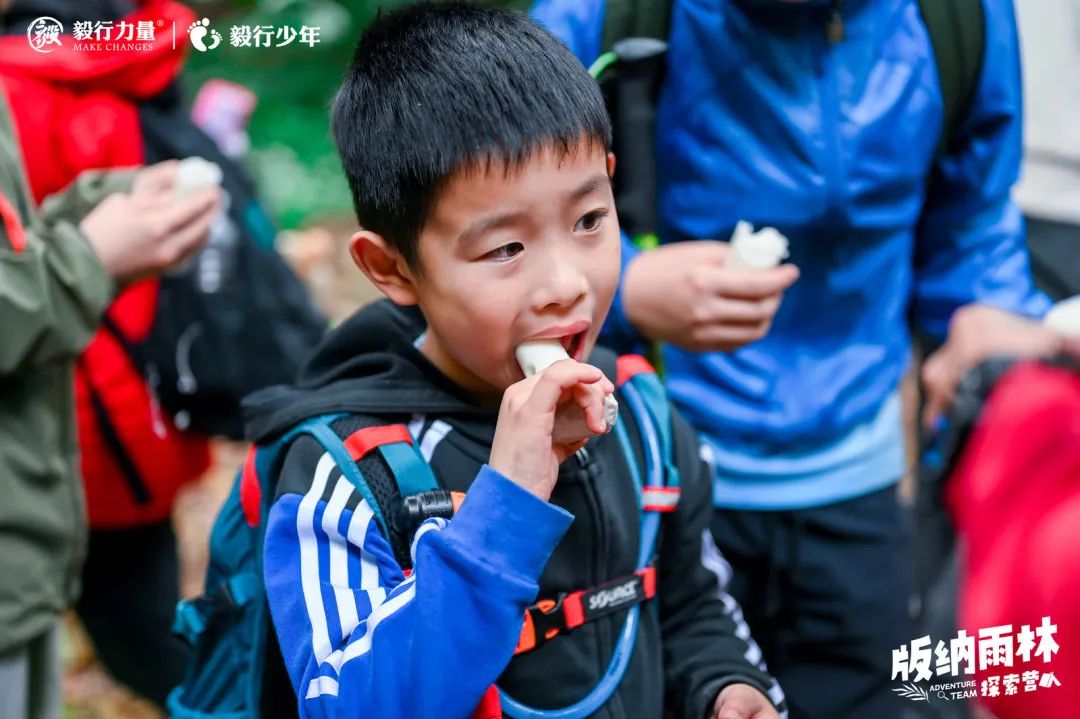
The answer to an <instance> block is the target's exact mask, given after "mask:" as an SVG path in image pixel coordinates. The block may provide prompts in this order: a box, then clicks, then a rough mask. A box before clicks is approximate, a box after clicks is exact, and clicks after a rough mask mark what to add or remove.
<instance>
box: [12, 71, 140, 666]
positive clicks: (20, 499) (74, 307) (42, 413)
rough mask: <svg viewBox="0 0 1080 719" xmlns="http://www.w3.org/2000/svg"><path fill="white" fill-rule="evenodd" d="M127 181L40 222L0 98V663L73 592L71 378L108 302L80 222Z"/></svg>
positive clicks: (87, 178) (79, 532) (78, 507)
mask: <svg viewBox="0 0 1080 719" xmlns="http://www.w3.org/2000/svg"><path fill="white" fill-rule="evenodd" d="M131 178H132V175H131V173H130V172H121V173H107V174H106V173H87V174H84V175H83V176H81V177H80V178H79V179H78V180H77V181H76V182H75V183H74V184H73V185H72V186H71V187H70V188H69V189H68V190H67V191H66V192H64V193H62V194H60V195H56V196H53V197H51V198H49V199H48V200H46V202H45V203H44V205H43V206H42V212H41V216H40V218H39V217H35V215H34V212H33V209H32V204H31V196H30V194H29V192H28V190H27V185H26V180H25V178H24V176H23V171H22V160H21V157H20V154H19V150H18V144H17V142H16V139H15V134H14V130H13V127H12V123H11V117H10V114H9V112H8V107H7V105H6V104H5V101H4V98H3V94H2V92H0V194H2V195H3V197H4V198H5V199H6V200H7V204H8V205H9V206H11V207H13V209H14V213H10V212H9V213H8V214H9V215H11V214H14V215H17V216H18V221H19V222H21V224H22V226H23V228H24V233H25V241H24V242H22V243H19V244H20V245H23V246H22V247H21V249H17V248H16V247H15V245H14V244H13V237H12V235H14V234H16V232H17V231H16V232H11V233H9V231H8V229H11V227H12V225H10V224H8V225H7V227H5V223H4V222H2V221H0V653H4V652H5V651H7V650H10V649H12V648H13V647H17V646H19V645H21V644H23V643H25V642H26V641H28V640H30V639H32V638H34V637H36V636H38V635H40V634H41V633H43V632H45V631H46V630H47V629H48V628H49V627H50V626H51V625H52V623H53V622H55V621H56V618H57V617H58V615H59V613H60V612H61V611H62V610H63V608H64V607H65V606H66V605H67V604H68V603H69V602H71V601H72V600H73V599H74V598H75V596H76V594H77V592H78V580H79V571H80V569H81V564H82V559H83V555H84V554H85V549H86V520H85V511H84V507H83V497H82V486H81V483H80V481H79V475H78V445H77V443H76V437H75V416H74V412H75V409H74V404H75V398H74V386H73V383H74V379H73V370H74V365H75V358H76V357H77V356H78V355H79V353H80V352H81V351H82V349H83V348H84V347H85V345H86V344H87V342H89V341H90V337H91V336H92V334H93V332H94V329H95V327H96V326H97V323H98V320H99V318H100V316H101V313H102V312H103V311H104V310H105V308H106V306H108V304H109V302H110V301H111V299H112V297H113V293H114V286H113V282H112V280H111V279H110V278H109V276H108V275H107V274H106V273H105V269H104V268H103V267H102V265H101V262H100V261H99V260H98V258H97V256H96V255H95V254H94V251H93V250H92V249H91V247H90V244H89V243H88V242H87V240H86V238H84V237H83V236H82V234H80V232H79V230H78V223H79V222H80V221H81V220H82V218H83V217H84V216H85V215H86V214H87V213H88V212H89V211H90V210H91V209H92V208H93V207H94V206H95V205H96V204H97V203H98V202H100V201H101V200H102V199H103V198H104V197H105V196H106V195H108V194H109V193H111V192H116V191H124V190H126V189H127V188H129V187H130V184H131ZM15 221H16V220H15V219H14V218H13V217H9V218H8V223H12V222H15Z"/></svg>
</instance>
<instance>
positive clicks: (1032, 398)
mask: <svg viewBox="0 0 1080 719" xmlns="http://www.w3.org/2000/svg"><path fill="white" fill-rule="evenodd" d="M997 312H998V311H997V310H994V309H992V308H989V307H976V308H972V309H971V310H970V311H967V312H964V313H958V316H957V317H956V318H955V320H954V322H953V327H954V329H955V330H956V331H957V332H958V333H961V334H966V335H968V336H969V338H970V339H971V341H970V342H968V343H967V345H966V348H967V349H966V350H965V351H964V352H963V353H959V352H958V351H957V348H956V347H955V346H954V347H951V348H949V349H948V351H946V352H944V353H942V354H941V355H940V356H939V358H938V360H936V361H935V362H932V363H927V365H926V367H925V368H924V375H925V378H926V379H927V383H928V385H929V386H930V387H932V388H933V390H934V392H933V395H932V398H931V399H932V401H931V403H930V406H929V408H928V415H932V414H934V413H935V412H937V411H938V409H939V408H941V407H943V406H944V405H945V404H946V403H948V402H949V401H950V400H951V399H952V398H953V395H954V393H955V391H956V385H957V383H958V382H959V379H960V376H961V375H962V374H963V372H964V370H965V369H966V368H968V367H971V366H972V365H973V363H974V362H976V361H979V360H981V359H986V358H1015V359H1017V360H1018V361H1017V362H1016V363H1015V364H1013V365H1012V366H1011V367H1009V368H1008V369H1006V370H1005V371H1004V374H1002V375H1001V376H1000V379H997V380H996V381H993V380H989V381H988V382H987V384H989V385H990V387H989V394H988V395H987V396H986V398H985V402H984V403H983V404H982V406H981V409H979V410H978V416H977V420H974V424H973V426H972V429H971V430H970V434H969V435H968V439H967V441H966V443H965V444H964V445H963V447H962V448H961V449H960V453H959V456H958V458H957V460H956V462H955V464H954V465H953V470H952V472H951V473H950V476H949V478H948V481H947V484H946V486H945V500H946V504H947V506H948V508H949V511H950V514H951V515H952V518H953V520H954V522H955V524H956V529H957V533H958V536H959V538H960V541H961V546H962V562H961V565H962V570H961V577H960V592H959V602H958V607H957V615H958V619H959V621H958V626H959V628H961V629H963V630H965V631H966V632H967V635H968V636H970V637H979V632H980V630H987V629H991V628H994V627H1006V629H1005V630H1003V635H1005V636H1008V637H1009V639H1010V641H1012V642H1013V644H1012V647H1011V650H1010V651H1008V653H1009V654H1011V655H1012V656H1011V657H1010V661H1009V662H1007V663H1004V664H1001V663H996V662H993V663H991V662H988V663H986V665H985V666H984V664H983V662H982V661H975V662H974V663H973V664H974V672H975V673H974V679H975V680H976V686H975V692H976V694H977V697H978V701H979V702H980V703H982V704H983V705H984V706H985V707H986V708H987V709H989V710H990V711H991V712H992V713H993V716H994V717H996V718H997V719H1027V718H1028V717H1062V716H1067V715H1071V713H1070V712H1075V709H1076V707H1080V683H1077V681H1076V679H1077V677H1078V676H1080V652H1078V651H1077V650H1078V649H1080V576H1078V575H1077V572H1076V568H1077V567H1080V541H1077V540H1078V539H1080V338H1072V339H1070V338H1067V337H1065V336H1063V335H1061V334H1057V333H1055V332H1052V331H1050V330H1048V329H1047V328H1045V327H1043V326H1041V325H1039V324H1036V323H1034V322H1031V321H1029V320H1021V319H1014V320H1012V325H1011V326H1009V327H1005V326H1004V325H1000V324H998V322H997V320H998V318H995V317H993V315H994V314H995V313H997ZM992 376H997V372H992ZM991 383H992V384H991ZM968 384H971V383H968ZM983 391H985V390H983ZM978 394H979V397H981V396H982V391H979V392H978ZM979 397H976V398H974V399H975V400H978V399H979ZM971 400H972V398H969V397H966V396H965V397H964V399H963V401H962V402H961V404H963V405H969V403H970V402H971ZM975 406H977V405H975ZM972 419H974V418H972ZM937 639H939V637H934V641H937ZM978 645H979V646H980V647H982V645H983V644H982V641H981V640H980V641H979V643H978ZM980 651H981V649H980ZM976 656H977V655H976ZM959 678H960V679H968V678H970V677H968V676H967V675H964V676H961V677H959ZM1010 686H1011V687H1013V688H1014V689H1015V691H1010V689H1009V687H1010Z"/></svg>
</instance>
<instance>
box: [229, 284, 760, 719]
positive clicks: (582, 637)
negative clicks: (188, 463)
mask: <svg viewBox="0 0 1080 719" xmlns="http://www.w3.org/2000/svg"><path fill="white" fill-rule="evenodd" d="M423 329H424V324H423V318H422V317H421V316H420V314H419V313H418V312H416V311H415V310H404V309H401V308H398V307H396V306H394V305H392V304H391V303H389V302H387V301H383V302H379V303H376V304H374V305H372V306H370V307H368V308H366V309H364V310H362V311H360V312H358V313H357V314H356V315H354V316H353V317H352V318H350V319H349V320H348V321H346V322H345V323H344V324H343V325H341V326H340V327H339V328H337V329H336V330H335V331H334V332H332V333H331V334H330V335H329V336H328V337H327V338H326V340H325V341H324V342H323V343H322V345H320V347H319V348H318V349H317V351H316V352H315V354H314V355H313V357H312V359H311V360H310V362H309V363H308V365H307V366H306V368H305V369H304V370H303V372H302V373H301V376H300V378H299V380H298V382H297V384H296V386H295V387H293V388H275V389H272V390H267V391H264V392H262V393H260V394H258V395H256V396H254V397H253V398H252V399H251V401H250V402H249V403H248V406H247V409H248V419H249V422H248V430H249V435H250V438H251V439H252V440H254V441H261V442H265V441H268V440H270V439H273V438H274V437H275V436H278V435H280V434H282V433H283V432H284V431H286V430H287V429H289V428H290V427H292V426H293V425H295V424H296V423H297V422H299V421H300V420H302V419H304V418H306V417H311V416H314V415H319V414H325V413H328V412H346V413H349V414H350V415H354V416H351V417H349V418H346V419H343V420H339V421H338V422H337V423H335V426H334V427H335V430H336V431H337V432H338V434H339V435H341V436H346V435H348V434H350V433H351V432H352V431H354V430H355V429H356V428H357V427H360V426H364V425H366V424H371V423H372V422H373V421H376V422H377V423H380V424H388V423H399V422H400V423H407V424H409V425H410V429H411V430H412V432H413V435H414V437H416V438H417V441H418V443H419V445H420V446H421V448H422V449H423V450H424V451H425V453H427V454H428V455H429V456H430V463H431V465H432V467H433V469H434V472H435V474H436V477H437V479H438V481H439V483H440V484H441V485H442V486H443V487H445V488H447V489H451V490H457V491H467V490H469V488H470V486H471V485H472V484H473V482H474V480H475V481H478V482H479V481H481V480H478V479H477V476H478V473H479V472H480V470H481V467H482V465H484V463H485V462H486V461H487V458H488V455H489V452H490V449H491V442H492V437H493V435H494V431H495V425H496V420H497V415H496V413H495V412H493V411H491V410H488V409H485V408H481V407H479V406H477V405H476V404H475V403H474V402H473V401H472V400H471V399H470V398H469V397H468V396H467V395H466V394H465V393H464V392H463V391H462V390H461V389H460V388H458V387H457V386H456V385H454V384H453V383H452V382H450V381H449V380H448V379H447V378H446V377H445V376H443V375H442V374H441V373H440V372H439V371H438V370H437V369H436V368H435V367H434V366H433V365H431V364H430V363H429V362H428V361H427V359H426V358H425V357H424V356H423V355H422V354H421V353H420V352H419V351H418V350H417V349H415V347H414V346H413V342H414V341H415V339H416V338H417V337H418V336H419V335H420V334H421V332H422V331H423ZM590 362H591V363H593V364H595V365H596V366H598V367H600V368H601V369H602V370H603V371H604V372H605V373H606V374H607V375H608V376H609V377H615V356H614V355H613V354H611V353H610V352H608V351H606V350H604V349H601V348H598V349H597V350H596V351H595V352H594V353H593V355H592V357H591V358H590ZM620 407H621V410H620V419H619V421H620V422H626V423H629V424H630V425H632V424H633V419H632V415H631V414H630V413H629V411H628V410H627V409H626V404H625V402H620ZM372 417H374V418H377V419H376V420H372V419H371V418H372ZM673 421H674V459H675V463H676V465H677V467H678V468H679V470H680V473H681V478H682V497H681V501H680V503H679V506H678V509H677V510H676V511H674V512H672V513H670V514H666V515H664V518H663V522H662V529H661V533H660V538H659V540H658V545H657V560H658V571H659V574H658V585H657V586H658V591H657V598H656V599H654V600H653V601H652V602H650V603H649V604H646V605H644V606H643V607H642V611H641V624H640V629H639V631H638V633H637V638H636V643H635V646H634V650H633V656H632V659H631V663H630V666H629V669H628V670H627V673H626V675H625V677H624V679H623V680H622V682H621V684H620V685H619V688H618V690H617V691H616V692H615V693H614V695H613V696H612V697H611V698H610V700H609V701H608V702H607V704H606V705H605V706H604V707H603V708H602V709H601V710H600V711H599V712H598V713H597V714H596V715H595V716H598V717H612V718H614V717H642V718H652V717H661V716H664V717H679V718H680V719H682V718H685V719H701V717H707V716H709V714H708V711H709V710H710V709H711V707H712V704H713V702H714V699H715V697H716V695H717V693H718V692H719V690H720V689H721V688H722V687H724V686H725V685H727V684H731V683H735V682H745V683H748V684H751V685H753V686H755V687H756V688H758V689H759V690H761V691H762V692H763V693H766V694H768V693H769V691H770V690H773V691H774V693H775V695H776V696H779V692H778V690H776V689H775V688H774V686H775V685H774V682H773V680H772V679H771V678H770V676H769V675H768V674H767V673H765V671H763V670H762V669H761V668H760V667H759V666H758V662H760V652H758V651H757V647H756V646H755V645H754V644H753V642H752V640H749V634H748V630H747V629H746V626H745V624H743V623H742V620H741V612H739V611H738V607H737V605H736V604H735V602H734V600H733V599H731V598H730V597H729V596H727V595H725V594H722V592H721V587H720V586H719V585H720V582H721V581H726V580H725V579H724V577H725V576H726V575H727V574H729V573H730V567H729V566H728V565H727V563H726V562H725V561H724V560H723V559H722V558H721V557H720V556H719V553H718V552H717V551H716V550H715V547H714V545H713V543H712V539H711V536H710V534H709V520H710V517H711V514H712V508H711V502H710V482H709V477H708V474H707V469H706V466H705V465H704V463H703V462H702V461H701V460H700V459H699V456H698V445H697V441H696V438H695V435H694V433H693V432H692V431H691V429H690V428H689V426H688V425H687V424H686V423H685V422H684V421H683V420H682V419H681V418H680V417H678V416H677V415H675V416H674V420H673ZM628 429H629V430H630V431H629V435H630V437H631V438H632V439H633V442H634V444H635V451H636V452H638V454H639V466H642V465H641V463H640V452H641V448H640V444H639V442H638V433H637V429H636V427H632V426H631V427H628ZM322 455H323V452H322V449H321V448H320V447H319V445H318V444H317V443H315V442H314V440H311V439H310V438H306V437H305V438H302V439H300V440H298V441H296V442H295V443H294V445H293V447H291V448H290V449H289V451H288V453H287V455H286V458H285V460H284V463H283V466H282V469H281V473H280V476H279V479H278V487H277V494H276V500H275V504H274V508H273V510H272V511H271V516H270V520H269V528H268V530H267V545H266V552H265V562H266V567H267V568H266V579H267V589H268V594H269V596H270V604H271V609H272V612H273V615H274V620H275V625H276V627H277V632H278V634H279V636H280V637H281V648H282V653H283V656H284V657H285V662H286V665H287V667H288V669H289V672H290V675H291V677H292V680H293V686H294V689H297V690H298V691H301V692H303V693H307V691H308V690H307V689H305V687H306V686H307V685H308V682H309V681H310V680H311V678H312V677H313V676H315V675H316V674H317V673H318V671H319V670H318V664H319V662H317V661H312V660H311V657H310V656H308V655H310V654H311V653H312V652H313V651H314V652H315V653H316V654H317V653H318V649H317V648H316V649H314V650H313V649H312V640H311V638H310V636H309V633H310V630H309V629H308V628H307V625H306V624H305V621H306V619H305V617H304V615H303V613H302V612H301V611H300V610H299V609H297V607H298V606H299V607H300V609H302V608H303V600H302V599H297V598H296V594H298V593H300V592H301V588H300V587H299V586H297V584H296V583H295V582H294V581H293V579H292V578H291V577H292V576H293V575H291V574H289V571H291V570H287V569H285V568H280V567H283V566H284V565H288V564H289V563H290V561H291V560H290V556H291V555H292V554H298V552H295V551H294V550H295V548H294V547H289V546H282V545H289V544H290V543H292V542H293V541H294V540H293V537H294V536H295V535H294V530H293V526H294V525H295V523H296V520H295V516H296V511H297V510H296V507H298V506H300V504H301V501H300V498H301V497H303V496H304V495H306V494H309V493H310V492H311V487H312V480H313V476H315V474H316V465H317V463H318V462H319V460H320V458H321V456H322ZM380 461H381V460H380ZM361 466H362V468H363V466H364V465H361ZM503 481H505V480H503ZM631 482H632V479H631V475H630V472H629V471H628V468H627V466H626V462H625V459H624V456H623V453H622V451H621V450H620V447H619V443H618V440H617V439H616V437H615V436H614V434H610V435H607V436H604V437H599V438H596V439H593V440H591V441H590V442H589V444H588V445H587V446H586V448H585V451H584V452H580V453H579V454H578V455H575V456H574V457H573V458H571V459H569V460H567V461H566V462H565V463H564V464H563V466H562V467H561V469H560V471H559V480H558V483H557V485H556V487H555V490H554V493H553V494H552V497H551V504H553V505H556V506H557V507H560V508H562V509H564V510H566V512H569V513H570V514H572V515H573V521H572V523H570V526H569V528H568V529H566V530H565V534H564V535H563V536H562V539H561V541H558V539H557V537H556V538H555V540H554V541H557V546H554V547H553V551H552V552H551V554H550V560H549V561H547V562H546V565H545V564H543V563H542V562H540V563H538V564H537V567H536V569H537V572H539V570H540V569H542V573H539V577H531V578H529V580H530V581H531V582H536V580H537V579H538V582H537V583H538V585H539V595H538V596H539V598H548V597H555V596H556V595H558V594H559V593H560V592H573V591H575V590H578V589H585V588H590V587H594V586H597V585H599V584H602V583H604V582H606V581H608V580H611V579H614V578H618V577H621V576H624V575H628V574H631V573H633V572H634V570H635V563H636V555H637V552H638V545H639V521H640V516H641V513H640V510H639V507H638V499H637V495H636V492H635V489H634V487H633V486H632V484H631ZM332 494H333V487H331V486H330V484H329V483H328V484H327V486H326V487H325V488H322V493H321V496H320V498H319V499H320V505H319V506H320V507H322V506H323V505H322V503H324V502H326V503H329V502H331V500H332ZM530 496H531V495H530ZM536 502H537V504H540V503H539V500H536ZM358 504H359V499H358V498H351V499H350V501H349V502H348V503H347V504H345V507H346V509H347V510H355V509H356V506H357V505H358ZM467 504H468V502H466V505H467ZM290 508H292V509H291V510H290ZM312 511H315V510H312ZM323 511H326V510H325V509H324V510H323ZM464 511H465V509H464V508H463V509H462V512H464ZM313 516H314V515H313ZM459 517H460V514H459ZM455 521H456V520H455ZM275 522H277V526H278V527H279V528H283V529H279V530H275ZM453 524H454V522H451V523H450V525H451V527H452V525H453ZM531 529H532V527H530V526H529V525H528V523H527V522H526V523H524V525H523V526H498V527H487V528H486V530H485V531H486V532H487V534H488V536H489V537H494V538H495V539H494V541H495V542H498V541H499V537H500V535H501V536H502V537H503V538H504V539H505V541H506V543H507V544H513V543H514V541H519V540H518V538H520V537H521V536H522V533H529V532H530V531H531ZM376 531H377V530H376ZM449 531H450V528H447V529H446V530H444V533H445V532H449ZM538 531H539V530H538ZM370 541H371V540H369V542H370ZM554 541H553V544H554ZM418 544H419V543H418ZM383 546H385V545H383ZM373 551H377V550H373ZM549 551H550V550H549ZM380 561H383V560H382V559H380ZM422 564H423V557H422V556H419V555H418V558H417V573H420V572H422V571H423V567H422ZM276 567H279V568H276ZM462 571H465V570H462ZM478 571H481V572H482V571H483V570H478ZM494 580H495V581H497V580H498V575H494ZM508 581H510V580H508ZM417 585H418V586H419V585H420V582H417ZM429 586H430V585H429ZM531 586H533V587H535V585H531ZM422 589H423V587H421V588H419V589H417V592H420V591H421V590H422ZM534 591H535V589H532V590H530V591H527V592H526V593H525V595H524V604H523V605H522V606H524V605H526V604H528V603H529V602H531V601H532V599H533V597H532V596H528V595H529V594H530V593H531V592H534ZM283 594H285V595H291V596H282V595H283ZM496 594H498V592H493V593H492V599H491V601H492V604H493V607H494V605H495V604H496V603H497V602H498V601H499V598H498V597H497V596H495V595H496ZM392 595H393V592H392V591H391V596H392ZM521 599H522V597H520V596H519V597H518V600H519V601H520V600H521ZM331 601H332V600H331ZM652 604H656V605H657V606H656V607H653V606H652ZM519 609H520V607H519ZM293 611H296V612H298V614H297V615H295V616H294V615H292V614H290V612H293ZM328 611H333V610H328ZM514 611H518V610H514ZM492 613H493V615H494V614H497V611H496V609H495V608H493V609H492ZM361 614H362V612H361ZM625 616H626V612H625V611H623V612H619V613H617V614H614V615H610V616H608V617H604V618H601V619H598V620H596V621H595V622H591V623H587V624H585V625H583V626H581V627H579V628H577V629H576V630H575V631H573V632H572V633H569V634H567V635H563V636H559V637H556V638H554V639H552V640H551V641H549V642H547V643H546V644H544V645H543V646H541V647H539V648H538V649H536V650H535V651H533V652H531V653H527V654H523V655H520V656H518V657H516V658H514V659H513V660H512V661H510V663H509V665H508V666H506V665H505V661H504V660H503V659H500V660H499V661H500V662H501V663H499V664H497V665H496V668H495V671H494V672H493V673H492V674H491V676H489V677H486V678H485V679H484V681H485V682H490V681H492V680H494V679H495V678H496V674H498V673H499V670H502V673H501V675H500V676H498V684H499V686H500V687H501V688H503V689H504V690H506V691H507V692H508V693H509V695H510V696H512V697H514V698H515V699H517V700H518V701H521V702H524V703H526V704H529V705H533V706H537V707H541V708H558V707H563V706H566V705H569V704H572V703H574V702H576V701H578V700H580V699H581V698H582V697H583V696H584V695H585V694H587V693H588V692H589V691H590V690H591V689H592V688H593V687H594V686H595V685H596V684H597V682H598V681H599V680H600V678H601V676H602V675H603V674H604V671H605V670H606V668H607V666H608V664H609V662H610V660H611V655H612V651H613V649H614V647H615V645H616V640H617V638H618V635H619V632H620V630H621V628H622V626H623V621H624V618H625ZM294 625H296V626H294ZM439 626H440V627H441V628H436V629H435V630H433V631H434V632H436V633H439V634H441V637H433V636H430V634H431V632H429V633H428V634H429V636H426V637H425V639H424V641H425V642H428V643H430V642H433V641H434V642H436V643H438V642H439V641H445V642H455V641H460V640H459V639H458V638H459V637H466V636H469V637H475V636H476V633H478V632H484V631H485V630H487V629H489V627H484V626H471V627H470V626H458V625H456V623H455V622H447V623H446V624H443V625H439ZM492 626H499V625H498V622H497V621H496V620H495V619H493V620H492ZM507 626H509V625H507ZM519 626H520V621H517V623H516V626H514V628H513V630H512V631H511V632H509V635H508V636H506V637H500V638H499V642H500V646H509V647H510V648H511V649H512V648H513V645H514V642H515V641H516V639H517V634H516V632H517V627H519ZM297 627H299V630H298V629H297ZM380 631H383V630H380ZM388 631H389V630H388ZM503 633H507V632H506V631H505V630H503ZM331 634H333V630H331ZM740 635H741V636H742V638H740ZM375 649H376V651H375V652H373V653H374V654H377V650H378V646H377V645H376V647H375ZM414 651H420V650H418V649H415V648H414ZM436 654H437V652H436ZM388 659H389V657H388ZM374 661H378V657H377V656H375V658H374ZM305 667H306V668H305ZM503 667H505V669H504V670H503ZM457 669H458V668H455V670H457ZM401 671H408V670H407V669H406V668H405V667H402V670H401ZM343 676H344V675H342V677H343ZM413 681H415V678H414V679H413ZM433 685H436V686H437V682H433ZM335 686H336V684H335ZM335 691H336V689H335ZM417 691H421V692H422V691H425V690H424V689H421V688H419V687H417ZM340 696H344V693H342V694H341V695H340ZM335 698H340V697H335ZM474 699H475V698H470V700H469V701H470V704H469V705H470V706H471V705H472V702H474ZM342 701H344V699H342ZM392 703H394V702H392ZM300 704H301V709H302V711H303V710H304V701H303V700H302V701H301V702H300ZM406 705H408V702H405V703H404V704H402V705H401V706H406ZM452 705H453V702H452V701H450V700H449V697H448V698H447V703H446V704H445V707H446V711H450V708H449V707H451V706H452ZM383 706H386V704H383ZM413 706H415V705H413ZM394 711H403V712H406V713H407V710H404V709H398V710H394ZM454 711H455V712H456V711H460V710H458V709H455V710H454ZM312 715H320V714H319V712H314V711H313V712H312ZM376 715H378V716H381V715H380V714H377V713H376V714H373V715H372V716H376ZM450 715H451V714H446V716H450Z"/></svg>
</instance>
